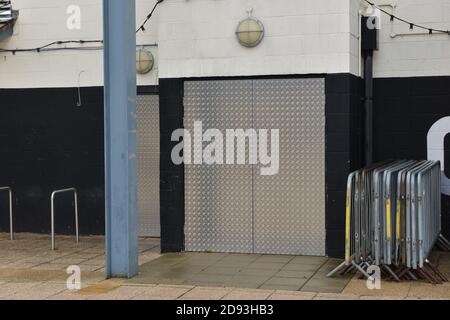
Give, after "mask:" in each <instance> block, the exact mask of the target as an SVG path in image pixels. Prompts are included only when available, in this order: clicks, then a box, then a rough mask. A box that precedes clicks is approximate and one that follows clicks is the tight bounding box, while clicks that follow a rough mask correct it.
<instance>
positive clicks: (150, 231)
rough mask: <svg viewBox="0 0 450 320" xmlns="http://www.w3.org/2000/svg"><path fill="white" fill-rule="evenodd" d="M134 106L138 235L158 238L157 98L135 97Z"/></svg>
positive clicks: (155, 96)
mask: <svg viewBox="0 0 450 320" xmlns="http://www.w3.org/2000/svg"><path fill="white" fill-rule="evenodd" d="M136 102H137V103H136V117H137V151H138V155H137V156H138V204H139V207H138V208H139V235H140V236H143V237H160V235H161V226H160V208H159V153H160V133H159V96H158V95H156V94H145V95H138V96H137V101H136Z"/></svg>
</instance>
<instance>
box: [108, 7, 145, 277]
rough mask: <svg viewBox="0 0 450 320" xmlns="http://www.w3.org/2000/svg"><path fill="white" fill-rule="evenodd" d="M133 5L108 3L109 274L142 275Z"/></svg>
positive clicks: (113, 275) (120, 275)
mask: <svg viewBox="0 0 450 320" xmlns="http://www.w3.org/2000/svg"><path fill="white" fill-rule="evenodd" d="M135 15H136V13H135V1H134V0H103V33H104V83H105V114H104V120H105V205H106V207H105V209H106V243H105V245H106V248H105V250H106V268H105V269H106V275H107V277H128V278H130V277H133V276H134V275H136V274H137V272H138V217H137V173H136V62H135V59H136V54H135V52H136V34H135V31H136V29H135V28H136V20H135Z"/></svg>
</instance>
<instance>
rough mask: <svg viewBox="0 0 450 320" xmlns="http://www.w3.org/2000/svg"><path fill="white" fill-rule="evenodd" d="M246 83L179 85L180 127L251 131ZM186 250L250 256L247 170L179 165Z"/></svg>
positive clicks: (248, 84)
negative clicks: (181, 90)
mask: <svg viewBox="0 0 450 320" xmlns="http://www.w3.org/2000/svg"><path fill="white" fill-rule="evenodd" d="M251 90H252V82H251V81H250V80H239V81H228V80H227V81H187V82H185V101H184V108H185V109H184V112H185V119H184V126H185V128H186V129H188V130H189V131H190V132H191V133H193V127H194V121H202V123H203V130H206V129H208V128H217V129H220V130H225V129H235V128H251V127H252V95H251V92H252V91H251ZM185 214H186V222H185V247H186V250H187V251H205V250H210V251H219V252H252V250H253V239H252V166H251V165H212V166H208V165H187V166H185Z"/></svg>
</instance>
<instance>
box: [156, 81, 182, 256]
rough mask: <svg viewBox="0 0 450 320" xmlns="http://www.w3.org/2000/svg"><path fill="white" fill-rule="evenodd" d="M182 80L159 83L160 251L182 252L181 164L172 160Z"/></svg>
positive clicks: (180, 106)
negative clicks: (172, 138) (173, 136)
mask: <svg viewBox="0 0 450 320" xmlns="http://www.w3.org/2000/svg"><path fill="white" fill-rule="evenodd" d="M183 91H184V88H183V80H182V79H160V80H159V101H160V102H159V110H160V112H159V115H160V132H161V143H160V148H161V157H160V203H161V206H160V212H161V251H162V252H179V251H183V250H184V165H183V164H182V165H175V164H173V162H172V159H171V152H172V148H173V147H174V146H175V145H176V144H178V142H176V141H175V142H172V141H171V135H172V132H173V131H174V130H176V129H179V128H183V117H184V107H183Z"/></svg>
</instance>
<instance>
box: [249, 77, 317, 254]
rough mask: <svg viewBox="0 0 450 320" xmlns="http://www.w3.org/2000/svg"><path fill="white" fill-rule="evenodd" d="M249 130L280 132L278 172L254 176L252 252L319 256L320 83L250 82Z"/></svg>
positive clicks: (282, 80)
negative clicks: (252, 126)
mask: <svg viewBox="0 0 450 320" xmlns="http://www.w3.org/2000/svg"><path fill="white" fill-rule="evenodd" d="M254 122H255V128H258V129H259V128H265V129H279V130H280V153H279V154H280V164H279V173H278V174H277V175H273V176H262V175H260V168H261V166H260V165H257V166H255V168H254V169H255V172H254V241H255V249H254V250H255V253H274V254H299V255H325V83H324V80H323V79H276V80H273V79H272V80H256V81H254Z"/></svg>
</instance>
